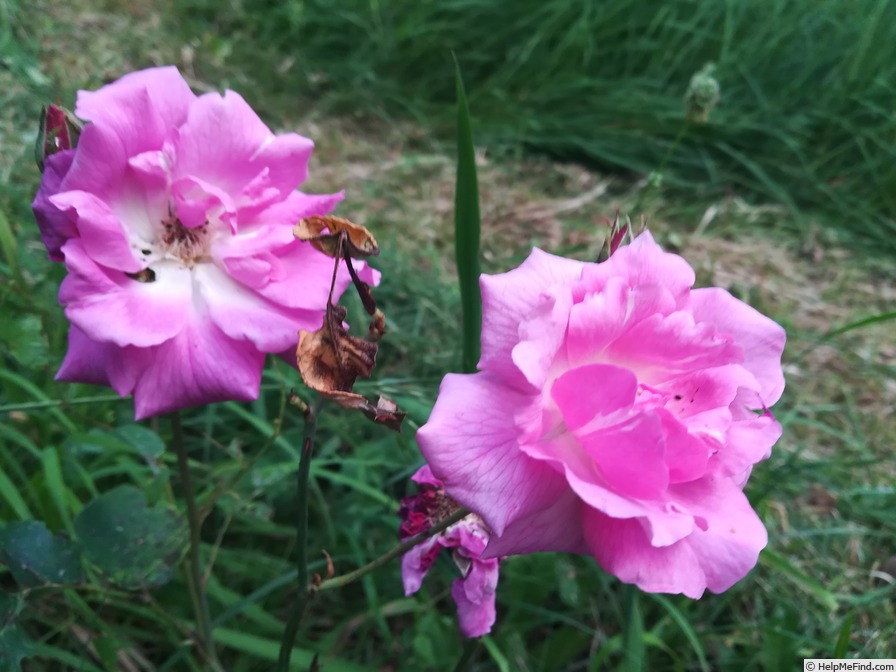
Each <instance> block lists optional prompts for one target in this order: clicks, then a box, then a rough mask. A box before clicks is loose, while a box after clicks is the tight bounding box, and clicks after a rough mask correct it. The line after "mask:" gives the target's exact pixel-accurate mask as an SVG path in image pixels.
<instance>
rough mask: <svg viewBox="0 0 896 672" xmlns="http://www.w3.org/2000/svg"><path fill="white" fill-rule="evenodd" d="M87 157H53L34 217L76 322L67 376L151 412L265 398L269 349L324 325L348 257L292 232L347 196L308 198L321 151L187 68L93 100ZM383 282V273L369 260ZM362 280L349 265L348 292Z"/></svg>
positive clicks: (122, 82)
mask: <svg viewBox="0 0 896 672" xmlns="http://www.w3.org/2000/svg"><path fill="white" fill-rule="evenodd" d="M75 114H76V116H78V117H79V118H81V119H84V120H87V121H89V122H90V123H88V124H87V125H86V126H85V127H84V129H83V132H82V133H81V136H80V140H79V142H78V144H77V147H76V149H74V150H68V151H62V152H59V153H58V154H53V155H52V156H50V157H48V159H47V166H46V170H45V172H44V176H43V180H42V183H41V188H40V191H39V192H38V194H37V197H36V198H35V201H34V206H33V207H34V212H35V216H36V218H37V221H38V225H39V227H40V229H41V234H42V236H43V239H44V242H45V243H46V245H47V249H48V252H49V254H50V258H51V259H54V260H63V259H64V262H65V266H66V268H67V270H68V275H67V277H66V278H65V280H64V281H63V283H62V286H61V288H60V291H59V300H60V303H61V304H62V305H64V306H65V314H66V317H68V319H69V320H70V321H71V323H72V326H71V331H70V333H69V350H68V354H67V356H66V358H65V361H64V362H63V363H62V367H61V369H60V370H59V373H58V374H57V376H56V377H57V379H58V380H65V381H71V382H86V383H95V384H100V385H110V386H111V387H112V388H114V389H115V391H116V392H118V393H119V394H121V395H122V396H124V395H127V394H133V395H134V401H135V409H136V416H137V417H138V418H143V417H146V416H149V415H155V414H157V413H164V412H168V411H172V410H175V409H178V408H182V407H185V406H192V405H196V404H204V403H209V402H213V401H221V400H228V399H232V400H249V399H254V398H256V397H257V396H258V390H259V384H260V380H261V370H262V366H263V364H264V358H265V353H283V352H285V351H289V350H291V349H293V348H294V347H295V345H296V342H297V331H298V330H299V329H306V330H311V331H313V330H316V329H318V328H320V326H321V323H322V321H323V314H324V309H325V307H326V303H327V295H328V292H329V287H330V279H331V277H332V271H333V262H332V260H331V259H329V258H328V257H326V256H324V255H323V254H322V253H320V252H317V251H316V250H314V248H312V247H311V245H310V244H308V243H300V242H298V241H296V240H295V239H294V237H293V235H292V228H293V226H294V225H295V224H296V222H297V221H298V220H299V219H300V218H301V217H305V216H308V215H312V214H324V213H327V212H329V211H330V210H332V209H333V207H334V206H335V205H336V204H337V203H338V202H339V201H340V200H342V197H343V195H342V193H341V192H340V193H337V194H330V195H322V196H313V195H307V194H303V193H301V192H299V191H295V189H296V187H297V186H298V185H299V184H301V183H302V182H303V181H304V180H305V178H306V175H307V167H308V157H309V156H310V154H311V151H312V148H313V143H312V142H311V140H308V139H307V138H304V137H302V136H299V135H296V134H294V133H287V134H284V135H274V134H273V133H272V132H271V131H270V129H268V127H267V126H265V125H264V123H262V121H261V120H260V119H259V118H258V116H257V115H256V114H255V113H254V112H253V111H252V109H251V108H250V107H249V105H248V104H247V103H246V101H244V100H243V99H242V98H241V97H240V96H239V94H237V93H234V92H233V91H227V92H225V93H224V95H220V94H218V93H208V94H205V95H202V96H196V95H195V94H194V93H193V92H192V91H191V90H190V87H189V86H188V85H187V83H186V82H185V81H184V79H183V78H182V77H181V76H180V74H179V73H178V71H177V69H176V68H173V67H165V68H153V69H149V70H143V71H140V72H134V73H131V74H129V75H126V76H125V77H122V78H121V79H119V80H118V81H116V82H114V83H112V84H109V85H108V86H104V87H103V88H101V89H99V90H98V91H81V92H79V94H78V102H77V107H76V108H75ZM359 268H360V274H361V277H362V278H363V279H364V280H365V281H366V282H368V283H370V284H376V281H377V280H378V274H376V272H375V271H372V270H371V269H370V268H368V267H366V266H359ZM349 282H350V278H349V274H348V272H347V270H346V269H345V268H344V267H343V268H341V269H340V272H339V276H338V280H337V287H336V293H337V295H338V294H339V293H341V292H342V291H343V290H344V289H345V287H346V286H347V285H348V283H349Z"/></svg>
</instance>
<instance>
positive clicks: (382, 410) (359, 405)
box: [324, 392, 407, 432]
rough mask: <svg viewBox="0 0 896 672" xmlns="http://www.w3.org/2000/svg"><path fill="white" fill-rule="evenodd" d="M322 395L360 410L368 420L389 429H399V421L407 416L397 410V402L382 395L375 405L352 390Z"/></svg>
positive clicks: (344, 406)
mask: <svg viewBox="0 0 896 672" xmlns="http://www.w3.org/2000/svg"><path fill="white" fill-rule="evenodd" d="M324 395H325V396H326V397H327V398H328V399H332V400H333V401H335V402H336V403H337V404H339V405H340V406H342V407H343V408H348V409H351V410H356V411H361V412H362V413H363V414H364V415H365V416H367V417H368V418H369V419H370V420H373V421H374V422H375V423H377V424H380V425H385V426H386V427H388V428H389V429H394V430H395V431H396V432H400V431H401V421H402V420H404V419H405V416H407V413H405V412H404V411H399V410H398V404H396V403H395V402H394V401H392V400H391V399H387V398H386V397H384V396H382V395H380V398H379V399H378V400H377V402H376V405H375V406H374V405H373V404H372V403H370V402H369V401H368V400H367V399H366V398H365V397H363V396H361V395H360V394H355V393H354V392H325V393H324Z"/></svg>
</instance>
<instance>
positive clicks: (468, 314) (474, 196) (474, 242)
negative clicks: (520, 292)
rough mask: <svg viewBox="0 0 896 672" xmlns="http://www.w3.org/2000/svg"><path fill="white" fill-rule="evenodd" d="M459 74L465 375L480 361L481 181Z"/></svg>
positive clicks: (457, 242)
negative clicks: (477, 171) (477, 173)
mask: <svg viewBox="0 0 896 672" xmlns="http://www.w3.org/2000/svg"><path fill="white" fill-rule="evenodd" d="M455 67H456V70H457V73H456V78H457V183H456V187H455V192H454V251H455V256H456V259H457V277H458V281H459V282H460V298H461V307H462V309H463V331H462V335H461V340H462V342H463V371H464V373H473V372H475V371H476V364H477V362H478V361H479V332H480V329H481V328H482V297H481V295H480V293H479V227H480V218H479V181H478V178H477V176H476V150H475V147H474V146H473V129H472V127H471V125H470V110H469V107H468V106H467V97H466V94H465V93H464V82H463V79H462V78H461V74H460V65H459V64H458V63H457V60H455Z"/></svg>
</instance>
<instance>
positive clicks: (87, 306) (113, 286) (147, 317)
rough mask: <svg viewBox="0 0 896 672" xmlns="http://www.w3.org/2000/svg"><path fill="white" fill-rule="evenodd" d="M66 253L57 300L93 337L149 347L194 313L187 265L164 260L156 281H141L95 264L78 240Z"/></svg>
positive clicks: (175, 330) (176, 331) (69, 244)
mask: <svg viewBox="0 0 896 672" xmlns="http://www.w3.org/2000/svg"><path fill="white" fill-rule="evenodd" d="M62 252H63V254H65V265H66V268H67V269H68V271H69V274H68V275H67V276H66V278H65V280H63V281H62V286H61V287H60V289H59V302H60V303H61V304H62V305H64V306H65V307H66V308H65V315H66V317H67V318H68V319H69V320H71V322H72V324H74V325H75V326H77V327H79V328H80V329H82V330H83V331H84V333H85V334H86V335H87V336H88V337H89V338H91V339H93V340H95V341H102V342H111V343H114V344H116V345H119V346H126V345H136V346H139V347H146V346H151V345H158V344H159V343H162V342H163V341H166V340H168V339H169V338H172V337H173V336H175V335H177V334H179V333H180V332H181V330H182V329H183V326H184V324H185V323H186V320H187V316H188V314H189V313H190V312H191V311H192V305H191V302H192V296H193V291H192V281H191V277H190V276H191V274H190V271H189V270H188V269H185V268H181V267H179V266H178V265H177V264H174V263H172V262H167V263H160V264H157V265H156V270H155V271H154V276H155V279H154V281H153V282H139V281H138V280H136V279H134V278H131V277H128V276H127V275H126V274H125V273H122V272H121V271H116V270H113V269H109V268H104V267H102V266H100V265H99V264H97V263H95V262H94V261H93V260H92V259H91V258H90V257H89V255H88V253H87V251H86V249H85V247H84V245H83V243H82V242H81V241H80V240H79V239H72V240H69V241H68V242H67V243H66V244H65V245H64V246H63V248H62Z"/></svg>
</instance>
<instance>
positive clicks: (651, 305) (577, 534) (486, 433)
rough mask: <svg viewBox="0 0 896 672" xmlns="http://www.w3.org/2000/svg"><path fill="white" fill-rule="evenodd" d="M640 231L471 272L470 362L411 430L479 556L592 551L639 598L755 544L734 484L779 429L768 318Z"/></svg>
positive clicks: (690, 579) (778, 344) (777, 378)
mask: <svg viewBox="0 0 896 672" xmlns="http://www.w3.org/2000/svg"><path fill="white" fill-rule="evenodd" d="M693 284H694V271H693V270H692V269H691V267H690V266H689V265H688V264H687V262H685V261H684V259H682V258H681V257H679V256H677V255H674V254H668V253H665V252H663V251H662V249H660V247H659V246H658V245H657V244H656V243H655V242H654V240H653V238H652V237H651V236H650V234H648V233H645V234H643V235H641V236H640V237H638V238H637V239H636V240H635V241H634V242H633V243H632V244H631V245H630V246H628V247H624V248H621V249H620V250H619V251H618V252H616V253H615V254H613V255H612V256H611V257H610V258H609V260H607V261H606V262H604V263H601V264H588V263H581V262H578V261H572V260H569V259H563V258H560V257H555V256H552V255H549V254H546V253H544V252H542V251H540V250H537V249H536V250H534V251H533V252H532V254H531V255H530V256H529V258H528V259H527V260H526V261H525V262H524V263H523V264H522V265H521V266H520V267H519V268H517V269H515V270H513V271H510V272H509V273H505V274H502V275H496V276H482V279H481V287H482V298H483V324H482V359H481V360H480V362H479V368H480V371H479V372H478V373H475V374H472V375H454V374H451V375H448V376H446V377H445V379H444V380H443V381H442V386H441V389H440V391H439V397H438V400H437V402H436V405H435V408H434V409H433V412H432V415H431V416H430V419H429V422H428V423H427V424H426V425H425V426H424V427H422V428H421V429H420V431H419V432H418V434H417V439H418V441H419V443H420V448H421V450H422V451H423V454H424V455H425V456H426V459H427V460H428V462H429V464H430V466H431V467H432V471H433V473H434V474H435V476H436V477H437V478H439V479H441V480H442V481H443V482H444V484H445V490H446V491H447V493H448V494H449V495H450V496H451V497H453V498H454V499H455V500H457V501H458V502H459V503H460V504H462V505H463V506H466V507H468V508H470V509H471V510H473V511H476V512H478V513H479V514H480V515H481V516H482V518H483V519H484V520H485V522H486V523H487V524H488V526H489V528H490V529H491V531H492V535H491V539H490V541H489V545H488V549H487V551H486V553H485V555H486V556H489V557H492V556H503V555H510V554H517V553H531V552H535V551H570V552H577V553H588V554H591V555H593V556H594V557H595V558H596V559H597V561H598V563H600V565H601V566H602V567H603V568H604V569H606V570H607V571H608V572H610V573H612V574H615V575H616V576H617V577H619V578H620V579H621V580H622V581H624V582H626V583H634V584H636V585H638V586H639V587H640V588H641V589H643V590H646V591H650V592H666V593H684V594H685V595H688V596H690V597H694V598H697V597H700V596H701V595H702V594H703V592H704V591H705V590H706V589H707V588H708V589H709V590H711V591H713V592H716V593H718V592H722V591H724V590H726V589H728V588H730V587H731V586H732V585H733V584H734V583H736V582H737V581H739V580H740V579H741V578H743V577H744V576H745V575H746V574H747V572H749V571H750V569H751V568H752V567H753V566H754V565H755V564H756V561H757V558H758V555H759V551H760V550H761V549H762V548H763V547H764V546H765V544H766V543H767V535H766V531H765V528H764V526H763V525H762V522H761V521H760V520H759V518H758V516H757V515H756V513H755V512H754V511H753V509H752V508H751V507H750V504H749V502H748V501H747V498H746V497H745V496H744V494H743V492H742V490H743V486H744V484H745V482H746V480H747V477H748V476H749V473H750V469H751V468H752V466H753V465H754V464H755V463H757V462H759V461H760V460H763V459H765V458H767V457H768V456H769V454H770V451H771V447H772V446H773V445H774V443H775V441H777V439H778V438H779V436H780V435H781V427H780V425H779V424H778V423H777V422H776V421H775V419H774V418H773V417H772V416H771V414H770V413H768V412H767V410H765V409H767V408H768V407H769V406H771V405H772V404H774V403H775V402H776V401H777V400H778V398H779V397H780V396H781V392H782V390H783V388H784V378H783V375H782V371H781V354H782V351H783V349H784V340H785V334H784V330H783V329H782V328H781V327H780V326H779V325H777V324H776V323H775V322H773V321H772V320H770V319H768V318H767V317H764V316H763V315H761V314H760V313H758V312H757V311H756V310H754V309H753V308H751V307H750V306H748V305H747V304H745V303H743V302H741V301H738V300H737V299H735V298H733V297H732V296H731V295H730V294H729V293H728V292H726V291H725V290H723V289H717V288H712V289H694V290H692V289H691V286H692V285H693Z"/></svg>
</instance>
